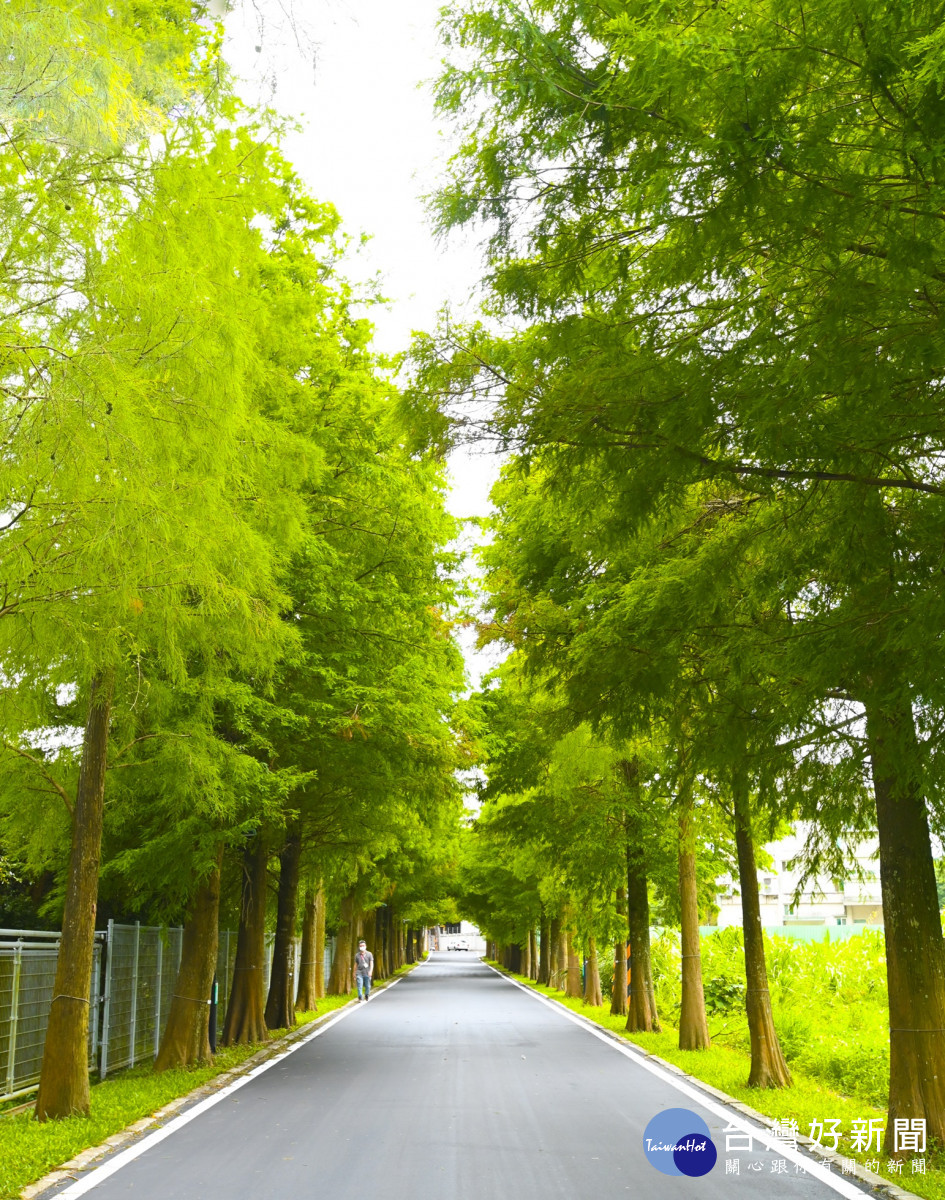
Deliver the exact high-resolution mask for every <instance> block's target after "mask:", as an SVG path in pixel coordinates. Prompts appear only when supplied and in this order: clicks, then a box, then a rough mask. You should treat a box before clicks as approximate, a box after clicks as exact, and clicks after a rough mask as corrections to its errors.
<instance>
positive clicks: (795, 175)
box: [440, 0, 945, 1136]
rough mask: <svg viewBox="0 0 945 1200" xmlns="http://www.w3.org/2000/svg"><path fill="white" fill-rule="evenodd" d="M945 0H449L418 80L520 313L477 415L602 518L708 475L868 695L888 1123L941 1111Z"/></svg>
mask: <svg viewBox="0 0 945 1200" xmlns="http://www.w3.org/2000/svg"><path fill="white" fill-rule="evenodd" d="M940 15H941V14H940V12H939V10H938V6H937V5H935V4H932V3H927V4H921V5H919V6H918V7H916V6H912V7H911V8H910V9H909V11H908V14H906V13H905V12H904V11H903V10H902V8H901V6H899V5H896V4H892V3H881V4H878V5H877V4H871V5H869V6H868V8H867V7H865V6H863V5H862V4H860V3H858V2H857V0H821V2H819V3H817V4H816V5H814V6H813V8H812V7H811V6H809V5H804V6H803V8H802V7H801V6H799V5H795V6H790V5H789V6H788V7H787V9H785V8H784V6H783V5H774V4H773V3H771V2H770V0H753V2H752V3H751V4H749V5H747V6H746V5H742V6H740V7H739V8H738V10H737V12H736V11H735V10H733V8H732V6H730V5H724V4H723V5H716V6H713V7H711V8H710V9H702V8H700V7H699V6H697V5H689V6H683V8H681V9H679V8H677V9H673V10H672V11H670V10H667V9H666V8H665V6H664V5H662V4H659V3H655V2H650V0H628V2H619V3H614V4H605V5H592V4H585V3H574V4H570V5H567V6H566V7H564V8H562V7H561V6H558V5H552V4H550V3H544V2H542V3H538V4H536V5H535V6H534V7H533V9H531V10H529V11H528V12H525V11H523V10H521V9H519V8H518V7H517V6H516V5H514V4H512V3H498V4H494V5H489V6H484V5H477V4H469V5H465V6H457V7H456V8H454V10H453V11H452V12H451V13H450V14H448V15H447V17H446V18H445V20H444V30H445V33H446V35H447V38H448V39H449V40H451V41H452V42H453V43H454V44H455V45H456V46H457V47H458V49H459V51H460V55H459V56H457V57H458V58H459V57H461V58H462V65H458V66H455V67H452V68H449V69H448V70H447V72H446V73H445V75H444V77H443V81H442V85H441V93H440V95H441V104H442V106H443V108H444V109H445V110H446V111H449V112H452V113H454V114H460V113H465V114H467V118H466V119H465V124H464V130H463V141H462V142H461V144H460V148H459V151H458V153H457V155H456V157H455V159H454V172H453V182H452V183H451V184H450V186H448V187H447V188H446V189H444V191H443V193H442V196H441V204H440V214H441V219H442V221H443V223H444V224H446V225H449V224H456V223H461V222H465V221H467V220H471V219H473V218H474V217H481V218H483V219H485V220H486V221H488V222H491V225H490V232H491V233H492V240H491V243H490V249H491V261H490V269H491V276H492V279H493V281H494V287H495V296H496V304H497V306H499V307H500V309H504V311H505V312H507V313H515V314H516V315H518V316H519V317H522V316H524V317H525V318H526V319H528V320H530V321H532V322H533V325H532V327H531V328H530V329H529V330H528V331H527V332H526V333H525V334H523V335H522V336H521V337H520V338H518V339H514V344H512V345H508V344H507V345H506V346H505V347H504V348H499V347H496V346H494V345H492V346H490V345H489V344H488V342H489V339H480V340H479V341H478V342H477V343H476V344H474V345H467V346H466V347H465V350H466V351H469V350H472V353H471V354H470V353H467V354H466V358H465V362H464V363H463V364H461V365H460V368H459V371H458V376H459V378H461V379H464V380H466V381H472V382H473V384H474V385H482V386H491V385H492V384H495V385H496V389H497V390H499V391H500V392H501V398H500V407H499V412H498V421H497V424H498V428H499V431H500V432H501V433H502V434H503V435H504V436H505V437H507V438H508V439H509V440H510V441H515V442H516V443H518V444H520V445H522V446H523V448H525V449H526V450H527V451H529V452H531V451H532V450H533V449H534V448H536V447H538V446H548V447H552V448H553V449H554V453H555V457H556V461H555V467H556V473H557V477H558V479H559V481H561V484H562V486H563V485H564V482H565V481H566V480H568V479H571V480H573V479H575V478H576V477H577V475H578V474H579V473H581V472H587V471H588V469H589V464H591V463H593V464H594V465H595V467H599V468H600V470H601V472H602V475H603V478H604V479H605V480H606V486H607V488H608V491H609V494H610V495H611V497H612V498H613V500H614V507H615V511H617V512H618V513H619V514H621V520H622V521H623V522H624V523H626V524H627V525H632V524H633V523H635V522H638V521H639V520H640V519H641V517H642V516H643V515H645V514H646V513H648V512H651V511H653V507H654V505H656V504H657V503H659V504H663V505H671V504H673V503H676V501H677V500H678V497H679V495H680V488H681V487H682V486H690V485H692V484H697V483H699V482H701V481H715V483H716V485H718V484H719V483H721V481H723V480H728V481H729V490H728V494H727V495H726V489H721V488H718V486H717V487H716V491H717V493H718V492H721V496H720V499H722V501H723V502H724V503H730V502H731V503H736V504H739V505H741V504H749V505H753V506H757V512H756V517H757V519H756V520H755V521H754V522H753V527H754V529H755V530H756V531H757V530H759V529H761V528H764V527H767V529H768V532H769V536H768V538H767V541H766V544H765V546H764V553H763V554H762V553H759V554H758V556H757V558H758V561H761V562H762V563H763V564H764V569H765V570H767V571H768V572H769V573H770V577H771V578H772V579H775V580H777V581H778V588H777V592H778V598H779V606H778V607H777V611H778V612H779V613H780V615H781V616H783V617H785V618H787V622H786V623H790V625H791V627H792V636H791V638H790V642H789V646H788V650H789V652H790V653H789V654H788V652H787V651H785V654H784V659H785V661H786V660H787V658H788V657H791V658H792V659H793V663H792V669H793V671H794V675H795V677H796V678H797V677H799V678H801V679H802V680H804V688H806V689H807V691H808V693H809V695H810V696H811V697H813V698H814V699H813V701H812V703H818V702H822V701H823V700H824V699H825V698H827V697H830V696H835V697H840V698H841V702H844V701H845V702H848V703H850V704H851V705H853V706H861V709H862V711H863V712H864V713H865V717H866V724H867V740H868V745H869V758H870V762H871V767H872V776H873V788H874V794H875V806H876V817H877V825H878V828H879V834H880V845H881V852H880V857H881V873H882V878H883V889H884V912H885V914H886V916H885V919H886V926H887V965H888V970H889V984H890V1020H891V1028H892V1030H893V1035H892V1052H891V1065H890V1071H891V1087H890V1107H889V1127H890V1128H891V1127H892V1123H893V1121H894V1120H895V1118H897V1117H919V1118H926V1119H927V1120H928V1121H929V1128H930V1129H933V1128H936V1129H937V1130H938V1133H939V1136H941V1135H942V1133H945V1128H943V1127H942V1124H941V1115H940V1114H941V1113H942V1112H943V1111H945V1106H943V1104H942V1095H941V1092H940V1087H941V1084H940V1082H936V1081H941V1080H942V1079H943V1078H945V1075H943V1065H945V1034H942V1033H938V1034H936V1033H929V1032H924V1033H922V1034H916V1033H915V1032H914V1031H915V1030H916V1029H921V1030H924V1031H928V1030H936V1029H938V1030H941V1029H942V1028H945V951H943V946H942V940H941V932H940V922H939V921H938V916H937V906H936V903H935V895H934V875H933V871H932V865H931V850H930V843H929V832H928V815H927V797H928V796H929V795H934V792H933V791H932V789H933V788H934V784H935V780H934V776H932V775H930V774H929V770H928V760H929V755H928V751H927V749H926V748H925V747H923V746H922V744H921V742H920V740H919V737H918V733H917V727H916V715H917V713H918V714H920V715H921V713H922V711H923V710H924V709H926V708H929V709H932V710H933V711H935V710H936V709H937V706H938V705H939V704H940V703H941V698H940V694H939V683H938V681H939V680H940V679H941V670H940V668H939V664H938V662H937V660H936V656H935V655H934V654H933V655H930V654H928V653H927V647H928V646H929V644H930V642H931V640H932V639H933V632H932V631H934V630H935V629H937V628H938V625H939V623H940V616H939V615H938V613H937V609H938V606H939V604H940V596H939V591H940V589H938V588H937V587H935V586H933V585H932V584H931V580H932V577H933V574H934V570H935V568H934V563H935V561H936V560H937V549H936V547H937V545H938V544H939V540H940V522H941V519H942V515H943V514H942V506H941V490H942V489H941V484H940V480H939V474H940V468H939V456H940V453H941V445H942V432H943V431H942V426H941V421H940V419H939V415H938V414H939V410H940V406H939V405H938V404H937V402H936V399H935V398H936V395H937V390H938V387H939V382H938V381H939V380H940V378H941V361H940V359H941V341H940V339H939V337H938V334H937V324H938V318H937V311H938V307H939V304H940V297H939V295H938V290H939V288H940V287H941V285H942V281H941V280H940V279H939V278H938V276H937V268H936V266H935V263H936V261H937V257H939V255H938V252H937V247H938V242H939V240H940V239H941V237H942V233H941V228H940V226H941V223H940V221H939V220H938V217H937V213H938V212H939V210H940V208H941V203H940V199H941V197H940V188H941V183H940V178H939V173H938V171H937V169H936V168H935V166H934V164H935V163H937V161H938V160H939V157H940V144H939V143H940V138H941V121H940V119H939V118H940V113H941V108H942V104H943V100H942V94H941V82H940V81H941V69H940V64H941V52H942V40H941V37H940ZM470 52H471V53H470ZM470 63H474V64H475V65H473V66H470V65H469V64H470ZM483 63H485V64H488V65H487V66H485V67H483V66H482V65H481V64H483ZM838 94H843V95H844V96H846V97H848V99H849V103H846V104H843V105H837V104H835V103H834V98H835V97H836V96H837V95H838ZM520 215H521V216H522V217H523V218H524V219H521V220H520V219H519V217H520ZM493 351H494V352H493ZM483 364H485V370H483ZM494 390H495V389H494ZM746 524H749V523H748V522H746ZM619 527H620V522H618V523H617V524H616V525H615V527H614V532H616V531H617V529H618V528H619ZM729 546H730V548H731V543H729ZM756 548H757V549H758V550H759V551H760V549H761V547H760V546H758V545H757V544H756ZM743 549H744V547H743ZM746 552H747V551H746ZM727 624H728V625H731V620H729V621H728V622H727ZM769 649H770V651H771V653H772V654H773V655H777V654H778V653H779V652H780V649H781V648H780V647H779V646H777V644H775V643H772V644H771V646H770V647H769ZM764 707H765V706H764V705H761V706H760V707H757V708H755V709H754V710H753V711H754V712H755V713H756V714H757V713H759V712H763V711H764ZM910 1031H912V1032H910Z"/></svg>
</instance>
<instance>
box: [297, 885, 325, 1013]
mask: <svg viewBox="0 0 945 1200" xmlns="http://www.w3.org/2000/svg"><path fill="white" fill-rule="evenodd" d="M317 920H318V890H317V888H316V887H315V886H314V884H311V885H309V886H308V887H307V888H306V889H305V899H304V901H303V902H302V945H301V947H300V950H299V991H298V995H297V996H296V998H295V1011H296V1012H297V1013H300V1012H315V1011H316V1010H317V1009H318V995H317V993H316V990H315V966H316V962H315V925H316V922H317ZM323 971H324V968H323Z"/></svg>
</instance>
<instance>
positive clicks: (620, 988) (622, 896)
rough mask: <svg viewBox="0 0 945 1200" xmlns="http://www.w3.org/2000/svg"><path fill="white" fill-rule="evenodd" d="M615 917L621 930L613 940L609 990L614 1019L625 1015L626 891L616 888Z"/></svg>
mask: <svg viewBox="0 0 945 1200" xmlns="http://www.w3.org/2000/svg"><path fill="white" fill-rule="evenodd" d="M617 916H618V917H622V918H623V920H622V921H621V922H620V924H622V926H623V928H622V929H621V931H620V933H618V935H617V936H616V938H614V981H613V985H612V987H611V989H610V1011H611V1013H612V1014H613V1015H614V1016H615V1017H625V1016H626V1015H627V889H626V888H622V887H619V888H617Z"/></svg>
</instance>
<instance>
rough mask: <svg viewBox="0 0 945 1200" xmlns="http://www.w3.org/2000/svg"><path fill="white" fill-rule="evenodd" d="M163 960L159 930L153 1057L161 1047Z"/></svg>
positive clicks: (159, 932) (162, 946) (162, 944)
mask: <svg viewBox="0 0 945 1200" xmlns="http://www.w3.org/2000/svg"><path fill="white" fill-rule="evenodd" d="M163 961H164V939H163V938H162V937H161V931H160V930H158V935H157V968H156V970H155V986H154V1057H155V1058H157V1056H158V1050H160V1048H161V967H162V965H163Z"/></svg>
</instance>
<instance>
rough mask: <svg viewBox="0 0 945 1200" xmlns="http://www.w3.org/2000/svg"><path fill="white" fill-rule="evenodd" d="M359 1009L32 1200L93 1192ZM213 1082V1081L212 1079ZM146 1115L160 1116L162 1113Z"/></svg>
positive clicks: (35, 1188)
mask: <svg viewBox="0 0 945 1200" xmlns="http://www.w3.org/2000/svg"><path fill="white" fill-rule="evenodd" d="M411 965H413V964H411ZM408 974H409V972H405V973H404V974H403V975H398V976H397V978H396V979H392V980H391V981H390V982H389V983H387V982H385V983H384V986H383V987H382V988H378V989H377V994H378V995H383V994H384V993H385V992H389V991H390V989H391V988H392V987H396V985H397V984H398V983H400V981H401V980H402V979H405V978H406V977H407V975H408ZM359 1009H360V1005H359V1004H358V1003H357V1001H356V1000H350V1001H349V1002H348V1003H347V1004H346V1005H345V1006H344V1007H343V1008H342V1009H341V1010H340V1012H338V1013H336V1014H335V1015H334V1016H331V1017H328V1018H327V1019H324V1020H323V1021H322V1022H321V1023H317V1028H315V1029H313V1030H311V1031H310V1032H308V1033H305V1034H298V1035H296V1036H295V1037H294V1038H293V1040H292V1041H291V1043H290V1044H289V1045H287V1046H285V1047H284V1048H283V1049H280V1050H278V1051H277V1052H276V1053H274V1054H271V1055H269V1057H268V1058H266V1059H265V1060H264V1061H263V1062H261V1063H259V1064H257V1065H256V1066H255V1067H253V1068H252V1070H250V1071H246V1072H244V1073H241V1074H240V1076H239V1077H238V1078H237V1079H234V1080H233V1081H232V1082H231V1083H228V1084H226V1085H225V1086H223V1087H221V1088H218V1089H216V1090H214V1092H213V1093H212V1094H211V1095H209V1096H205V1097H204V1098H203V1099H202V1100H198V1101H197V1103H196V1104H192V1105H190V1107H188V1108H186V1109H185V1110H184V1111H183V1112H181V1113H178V1114H177V1116H175V1117H172V1118H171V1120H170V1121H168V1122H167V1124H166V1125H162V1126H160V1128H158V1129H154V1130H152V1131H151V1132H150V1133H147V1134H145V1135H144V1136H143V1137H141V1138H139V1139H138V1140H137V1141H135V1142H134V1143H133V1144H132V1145H130V1146H126V1147H125V1148H124V1149H123V1150H120V1151H119V1152H118V1153H117V1154H115V1155H114V1156H112V1157H110V1158H108V1159H107V1160H106V1161H105V1162H103V1163H101V1164H100V1165H99V1166H97V1167H93V1168H92V1169H91V1170H90V1171H89V1172H88V1174H84V1175H83V1176H82V1177H81V1178H80V1179H77V1180H76V1181H75V1182H74V1183H71V1184H69V1186H68V1187H67V1188H64V1189H63V1190H62V1191H61V1192H54V1191H52V1190H51V1189H52V1188H54V1187H56V1186H58V1185H59V1184H60V1183H61V1182H62V1180H58V1179H57V1180H51V1181H50V1182H49V1183H48V1184H46V1185H45V1186H44V1185H43V1180H41V1179H40V1180H38V1181H37V1182H36V1183H32V1184H29V1185H28V1187H29V1189H30V1191H29V1197H30V1198H31V1200H39V1198H40V1197H42V1196H44V1194H45V1196H46V1197H48V1200H78V1197H80V1196H84V1195H85V1194H86V1192H90V1191H91V1190H92V1189H93V1188H95V1187H98V1185H99V1184H100V1183H104V1182H105V1180H106V1179H108V1178H110V1177H111V1176H112V1175H114V1174H116V1172H118V1171H120V1170H121V1169H122V1167H125V1166H127V1165H128V1163H130V1162H134V1160H135V1159H136V1158H140V1157H141V1155H142V1154H144V1153H146V1151H148V1150H150V1149H151V1147H152V1146H156V1145H158V1144H159V1143H160V1142H163V1141H164V1140H165V1139H166V1138H168V1137H170V1136H171V1134H173V1133H176V1132H177V1130H178V1129H182V1128H183V1127H184V1126H185V1125H189V1124H190V1122H191V1121H193V1120H194V1119H195V1118H196V1117H199V1116H200V1115H201V1114H202V1113H205V1112H207V1111H208V1110H209V1109H211V1108H213V1107H214V1105H216V1104H219V1103H220V1101H221V1100H225V1099H226V1097H227V1096H231V1095H232V1094H233V1092H236V1091H239V1089H240V1088H241V1087H245V1085H246V1084H247V1083H249V1082H250V1081H251V1080H253V1079H255V1078H256V1077H257V1076H259V1075H262V1074H264V1072H266V1071H268V1070H269V1068H270V1067H273V1066H275V1064H276V1063H278V1062H282V1060H283V1059H285V1058H288V1057H289V1055H290V1054H294V1053H295V1052H296V1050H300V1049H301V1048H302V1047H303V1046H305V1045H307V1044H308V1043H309V1042H313V1041H314V1040H315V1039H316V1038H317V1037H321V1035H322V1034H323V1033H326V1032H327V1031H328V1030H329V1029H331V1027H332V1026H333V1025H337V1024H338V1022H339V1021H343V1020H344V1019H345V1018H346V1017H350V1016H351V1014H352V1013H353V1012H357V1011H359ZM303 1028H304V1027H303ZM287 1036H288V1037H292V1034H291V1033H290V1034H288V1035H287ZM236 1070H239V1068H236ZM210 1082H211V1083H212V1081H210ZM201 1086H203V1087H206V1086H208V1085H207V1084H203V1085H201ZM198 1090H199V1089H198ZM172 1103H173V1101H172ZM143 1119H144V1120H152V1119H157V1120H160V1117H155V1118H143ZM112 1136H113V1137H115V1136H118V1135H116V1134H113V1135H112ZM110 1149H112V1145H111V1144H110V1143H109V1142H108V1141H107V1140H106V1141H105V1142H103V1143H102V1144H101V1146H96V1147H90V1148H89V1150H83V1151H82V1153H83V1154H88V1153H90V1152H94V1151H96V1150H102V1151H103V1152H107V1151H108V1150H110ZM66 1170H68V1166H67V1165H66V1164H64V1165H63V1166H61V1167H57V1168H56V1171H55V1172H53V1174H58V1173H59V1172H62V1171H66ZM25 1193H26V1189H24V1191H23V1192H21V1193H20V1195H21V1196H23V1195H24V1194H25Z"/></svg>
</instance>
